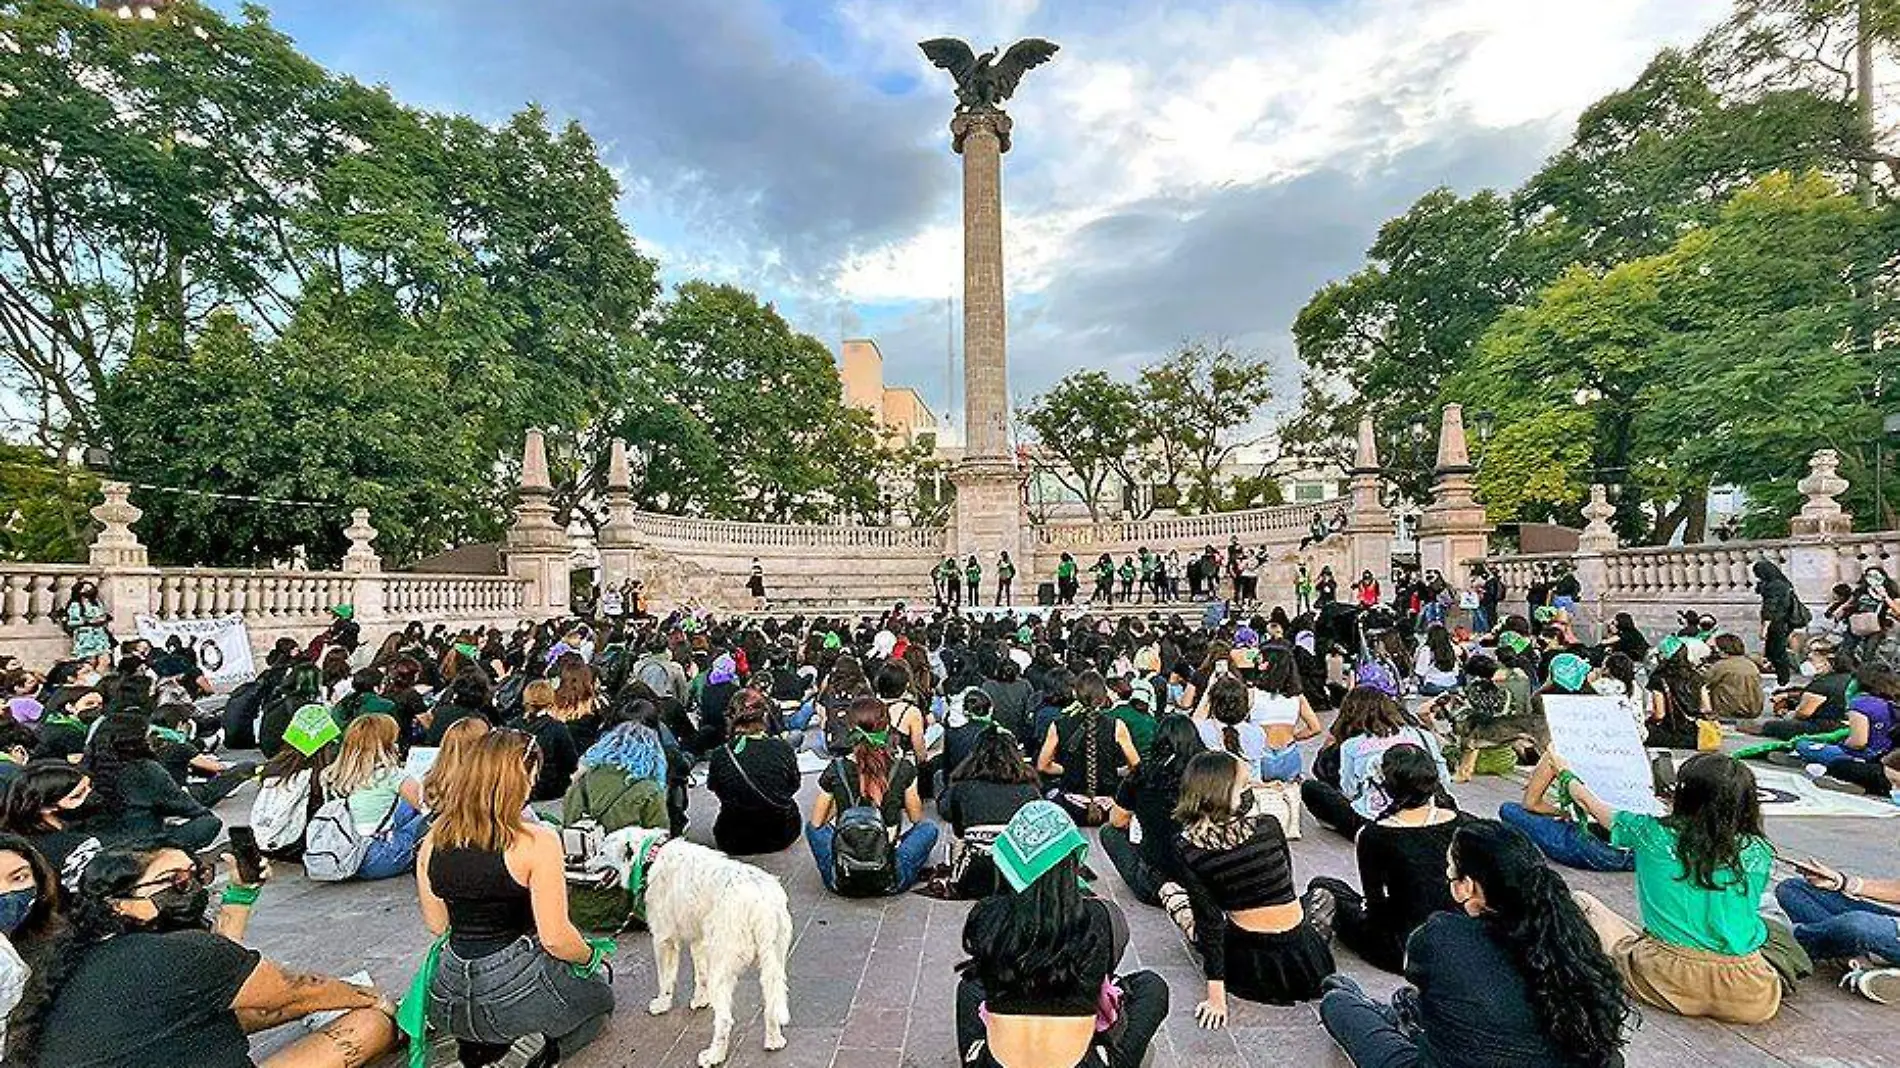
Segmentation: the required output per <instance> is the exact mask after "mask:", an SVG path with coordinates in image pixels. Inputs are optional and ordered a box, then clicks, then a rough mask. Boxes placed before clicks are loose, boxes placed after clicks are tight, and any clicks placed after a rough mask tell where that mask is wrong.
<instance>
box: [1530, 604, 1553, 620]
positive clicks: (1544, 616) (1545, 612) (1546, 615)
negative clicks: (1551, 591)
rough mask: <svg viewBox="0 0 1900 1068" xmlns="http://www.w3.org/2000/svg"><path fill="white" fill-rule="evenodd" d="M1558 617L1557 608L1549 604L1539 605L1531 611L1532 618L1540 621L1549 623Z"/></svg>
mask: <svg viewBox="0 0 1900 1068" xmlns="http://www.w3.org/2000/svg"><path fill="white" fill-rule="evenodd" d="M1556 618H1557V610H1556V609H1555V608H1553V607H1551V606H1550V605H1547V604H1540V605H1538V606H1537V609H1536V610H1535V611H1533V612H1532V613H1531V619H1533V620H1535V621H1537V622H1539V623H1548V622H1550V621H1551V620H1553V619H1556Z"/></svg>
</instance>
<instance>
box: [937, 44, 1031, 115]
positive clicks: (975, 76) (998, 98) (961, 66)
mask: <svg viewBox="0 0 1900 1068" xmlns="http://www.w3.org/2000/svg"><path fill="white" fill-rule="evenodd" d="M917 47H919V48H921V49H923V50H924V55H925V56H927V57H928V58H929V59H930V62H931V63H932V64H933V65H935V66H938V67H942V68H943V69H944V70H947V71H949V72H950V76H951V77H953V78H955V79H956V80H957V106H958V110H960V111H977V110H991V111H994V110H996V108H997V106H998V105H1000V104H1002V102H1003V101H1005V100H1008V99H1009V98H1010V95H1011V94H1012V93H1014V92H1015V91H1016V86H1017V85H1018V84H1019V83H1020V82H1021V81H1022V80H1023V72H1024V71H1027V70H1029V69H1030V68H1032V67H1040V66H1042V65H1043V64H1044V63H1047V62H1049V60H1050V59H1051V58H1052V57H1054V56H1055V54H1056V46H1055V45H1054V44H1052V43H1050V42H1048V41H1045V40H1043V39H1042V38H1040V37H1029V38H1025V39H1024V40H1021V41H1017V42H1016V43H1015V44H1013V45H1010V46H1009V50H1008V51H1007V52H1004V53H1003V58H1001V59H997V58H996V52H997V50H996V49H994V48H992V49H990V50H989V51H988V52H985V53H983V54H982V55H981V56H979V55H977V54H976V53H975V52H974V51H972V50H971V49H970V46H969V45H967V44H965V43H963V42H962V41H959V40H957V39H956V38H954V37H937V38H933V39H931V40H928V41H924V42H922V43H920V44H919V45H918V46H917Z"/></svg>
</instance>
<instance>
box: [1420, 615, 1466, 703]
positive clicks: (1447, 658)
mask: <svg viewBox="0 0 1900 1068" xmlns="http://www.w3.org/2000/svg"><path fill="white" fill-rule="evenodd" d="M1459 660H1460V657H1459V655H1458V648H1457V646H1455V645H1453V644H1452V642H1451V632H1450V631H1448V630H1446V629H1445V625H1444V624H1443V623H1434V624H1432V625H1431V626H1430V627H1429V628H1427V629H1426V631H1425V640H1424V641H1423V642H1420V643H1419V646H1418V653H1417V654H1416V655H1415V656H1413V657H1412V678H1413V679H1414V680H1415V681H1416V682H1417V683H1418V692H1419V694H1420V695H1422V696H1425V697H1437V696H1438V695H1439V694H1443V693H1450V692H1452V691H1453V690H1456V689H1458V688H1459V687H1460V686H1462V685H1463V684H1464V674H1463V672H1462V671H1461V670H1460V668H1461V665H1460V664H1459Z"/></svg>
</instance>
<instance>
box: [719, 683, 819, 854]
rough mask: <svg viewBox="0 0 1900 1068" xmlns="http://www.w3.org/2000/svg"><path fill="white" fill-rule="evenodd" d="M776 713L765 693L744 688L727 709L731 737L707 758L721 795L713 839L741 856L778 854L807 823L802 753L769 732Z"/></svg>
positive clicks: (729, 851) (721, 846) (796, 836)
mask: <svg viewBox="0 0 1900 1068" xmlns="http://www.w3.org/2000/svg"><path fill="white" fill-rule="evenodd" d="M772 711H773V708H772V700H771V698H769V697H767V696H766V695H765V694H763V693H760V692H759V691H758V690H751V689H747V690H741V691H739V693H738V694H737V695H736V696H735V697H733V699H732V703H731V704H730V705H728V706H727V708H726V724H727V726H728V727H729V728H730V730H731V732H732V733H731V736H730V737H729V738H728V739H727V741H726V744H725V745H722V746H720V747H719V748H717V749H715V750H713V751H712V754H711V755H710V756H709V757H708V758H707V765H708V768H707V777H706V785H707V786H708V787H710V788H711V790H712V792H713V795H714V796H715V797H717V798H719V816H718V818H717V819H715V820H714V821H713V842H714V843H715V844H717V845H718V846H719V848H720V849H722V850H724V851H725V852H727V853H730V854H731V855H733V856H735V857H749V856H753V855H756V854H759V853H776V852H778V851H779V850H781V849H784V848H786V847H787V846H790V845H791V844H792V843H793V842H796V841H798V836H799V832H800V830H801V829H802V827H803V823H804V821H803V818H802V814H801V813H800V812H799V810H798V788H799V785H800V784H801V783H802V782H803V776H802V774H801V773H800V771H799V770H798V754H797V753H794V752H793V751H792V747H791V746H790V745H788V744H786V743H785V742H784V740H782V739H779V738H775V737H772V736H770V735H768V734H767V733H766V721H767V720H768V718H770V716H771V713H772Z"/></svg>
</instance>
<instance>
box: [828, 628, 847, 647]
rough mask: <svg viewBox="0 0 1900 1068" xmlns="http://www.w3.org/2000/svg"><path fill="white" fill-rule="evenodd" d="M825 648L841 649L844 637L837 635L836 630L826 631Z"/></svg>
mask: <svg viewBox="0 0 1900 1068" xmlns="http://www.w3.org/2000/svg"><path fill="white" fill-rule="evenodd" d="M825 648H826V649H830V650H834V651H835V650H838V649H842V648H844V639H843V638H840V637H838V633H837V632H836V631H831V632H828V633H826V635H825Z"/></svg>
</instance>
